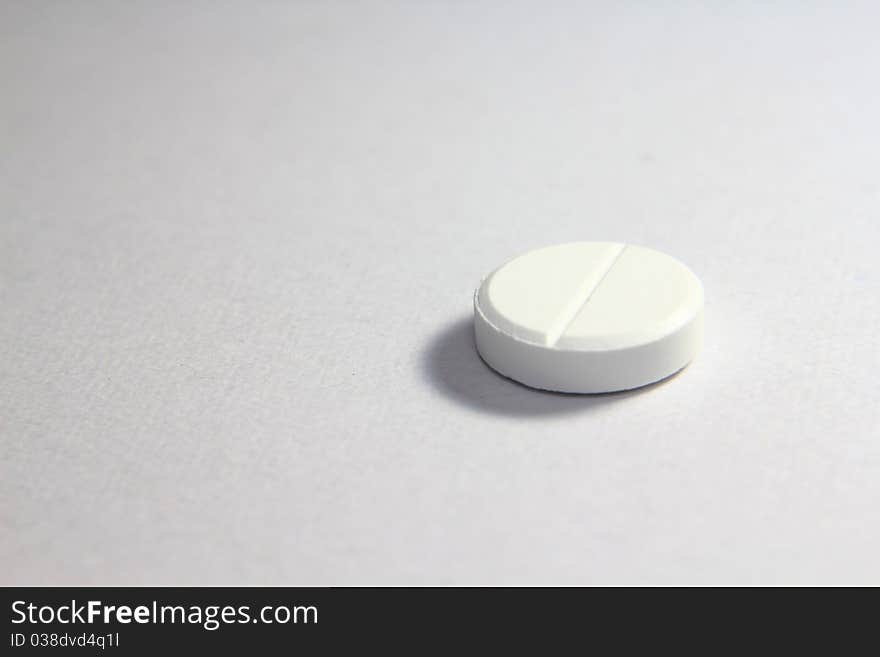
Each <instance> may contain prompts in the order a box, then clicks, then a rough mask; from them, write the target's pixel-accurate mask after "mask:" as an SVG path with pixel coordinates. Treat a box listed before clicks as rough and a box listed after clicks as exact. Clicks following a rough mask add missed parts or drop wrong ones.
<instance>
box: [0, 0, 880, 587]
mask: <svg viewBox="0 0 880 657" xmlns="http://www.w3.org/2000/svg"><path fill="white" fill-rule="evenodd" d="M729 4H730V3H721V2H718V3H658V2H633V3H628V4H627V3H625V4H621V3H608V4H607V5H603V4H595V3H577V4H575V3H572V4H570V5H569V4H558V5H557V4H553V5H548V4H547V3H537V2H535V3H524V4H521V5H510V4H508V3H502V2H495V3H493V2H482V3H476V4H472V3H453V2H450V3H427V2H405V3H400V4H394V3H387V2H375V3H369V4H367V3H336V2H330V3H325V2H316V3H280V2H279V3H269V2H260V3H253V2H244V1H242V2H239V3H227V4H220V3H215V2H204V3H178V2H172V3H167V4H162V3H156V2H146V1H144V2H141V3H137V4H136V3H116V2H106V3H96V2H89V3H74V2H57V3H47V2H3V4H2V9H0V456H2V458H0V581H2V583H5V584H245V583H250V584H420V583H429V584H451V583H456V584H501V583H504V584H516V583H535V584H540V583H543V584H575V583H732V584H747V583H875V584H877V583H880V559H878V556H877V555H878V554H880V412H878V407H880V385H878V372H880V348H878V327H880V273H878V262H877V261H878V255H880V253H878V248H880V184H878V171H880V78H878V75H880V40H878V38H877V35H878V25H880V10H876V9H872V8H871V3H866V4H865V5H863V6H858V5H855V4H852V3H815V4H810V3H803V2H790V3H757V2H755V3H751V2H749V3H740V5H739V6H738V7H729V6H727V5H729ZM832 4H834V5H841V6H838V7H834V8H831V7H829V6H825V5H832ZM706 5H712V6H706ZM571 240H617V241H623V242H630V243H636V244H643V245H646V246H651V247H654V248H657V249H660V250H663V251H666V252H668V253H670V254H672V255H674V256H676V257H678V258H680V259H681V260H683V261H684V262H686V263H687V264H688V265H689V266H690V267H691V268H692V269H693V270H694V271H695V272H697V273H698V274H699V275H700V276H701V277H702V280H703V282H704V285H705V289H706V295H707V336H706V347H705V349H704V351H703V353H702V354H701V355H700V357H699V358H698V359H697V360H696V361H695V362H694V363H693V365H692V366H690V367H689V368H688V369H686V370H685V371H684V372H683V373H681V374H680V375H679V376H677V377H675V378H673V379H671V380H669V381H667V382H665V383H663V384H660V385H655V386H651V387H649V388H647V389H645V390H643V391H639V392H634V393H625V394H620V395H604V396H598V397H578V396H564V395H554V394H549V393H540V392H535V391H531V390H529V389H526V388H524V387H521V386H518V385H516V384H514V383H512V382H509V381H507V380H505V379H502V378H500V377H498V376H497V375H495V374H493V373H492V372H491V371H490V370H488V369H487V368H486V366H485V365H483V364H482V363H481V361H479V359H478V358H477V356H476V355H475V353H474V350H473V345H472V340H471V333H470V332H471V328H470V327H471V324H470V322H471V312H472V310H471V295H472V293H473V290H474V288H475V287H476V285H477V284H478V282H479V280H480V278H481V277H482V276H483V275H484V274H485V273H487V272H488V271H489V270H491V269H493V268H495V267H496V266H498V265H499V264H501V263H502V262H504V261H506V260H507V259H509V258H510V257H512V256H514V255H516V254H518V253H521V252H523V251H527V250H530V249H532V248H535V247H538V246H543V245H547V244H553V243H557V242H564V241H571Z"/></svg>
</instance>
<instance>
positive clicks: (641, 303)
mask: <svg viewBox="0 0 880 657" xmlns="http://www.w3.org/2000/svg"><path fill="white" fill-rule="evenodd" d="M474 331H475V338H476V344H477V351H478V352H479V353H480V356H481V357H482V358H483V360H484V361H485V362H486V363H487V364H488V365H489V366H490V367H491V368H492V369H494V370H496V371H497V372H499V373H501V374H503V375H504V376H507V377H509V378H511V379H514V380H515V381H519V382H520V383H523V384H525V385H527V386H531V387H533V388H540V389H543V390H555V391H559V392H576V393H600V392H614V391H618V390H629V389H632V388H639V387H641V386H644V385H647V384H649V383H654V382H655V381H659V380H661V379H664V378H666V377H668V376H670V375H672V374H674V373H675V372H677V371H679V370H680V369H682V368H683V367H685V366H686V365H687V364H688V363H689V362H690V361H691V360H693V358H694V357H695V356H696V354H697V352H698V351H699V350H700V347H701V346H702V342H703V286H702V284H701V283H700V280H699V279H698V278H697V277H696V275H695V274H694V273H693V272H692V271H691V270H690V269H688V268H687V267H686V266H685V265H683V264H682V263H681V262H679V261H678V260H676V259H675V258H673V257H671V256H668V255H666V254H664V253H660V252H659V251H655V250H653V249H648V248H645V247H642V246H634V245H630V244H618V243H614V242H572V243H569V244H558V245H556V246H549V247H546V248H543V249H537V250H535V251H530V252H529V253H526V254H524V255H521V256H519V257H517V258H514V259H513V260H511V261H510V262H508V263H506V264H504V265H502V266H501V267H499V268H498V269H496V270H495V271H494V272H492V273H491V274H489V275H488V276H487V277H486V278H484V279H483V281H482V283H481V284H480V287H479V288H478V289H477V291H476V293H475V294H474Z"/></svg>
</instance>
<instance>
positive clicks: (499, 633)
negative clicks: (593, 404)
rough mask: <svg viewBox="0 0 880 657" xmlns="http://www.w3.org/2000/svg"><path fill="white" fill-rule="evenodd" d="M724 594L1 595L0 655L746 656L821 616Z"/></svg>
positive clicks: (57, 591) (133, 591)
mask: <svg viewBox="0 0 880 657" xmlns="http://www.w3.org/2000/svg"><path fill="white" fill-rule="evenodd" d="M746 595H747V596H748V597H749V598H751V600H749V601H748V602H747V604H742V601H741V600H740V597H741V596H742V597H745V596H746ZM723 596H724V598H726V603H727V604H724V601H722V600H719V599H718V598H720V597H721V596H719V595H718V592H717V591H711V590H708V589H703V590H699V591H691V592H687V593H686V594H685V595H676V597H677V598H686V599H684V600H675V601H671V600H670V599H669V597H670V592H669V591H663V590H659V589H654V590H647V591H646V590H641V589H615V590H612V589H574V588H557V589H546V588H541V589H538V588H517V589H513V588H510V589H497V588H436V589H428V588H284V587H278V588H255V587H244V588H227V587H219V588H208V587H203V588H173V587H172V588H6V589H2V598H3V601H2V604H3V612H2V616H3V618H4V624H3V626H4V630H5V632H4V635H3V637H2V642H0V654H4V655H18V654H22V655H25V654H31V653H35V652H39V653H43V654H47V653H48V654H61V652H64V653H68V654H69V653H73V654H116V655H129V654H151V655H155V654H157V653H160V652H167V651H171V652H172V653H175V654H176V653H177V652H182V651H187V650H194V651H198V653H197V654H204V653H205V651H209V650H222V651H224V652H223V654H226V652H228V651H236V652H241V651H249V650H266V649H273V650H302V649H309V650H314V651H317V654H327V653H328V652H332V653H335V652H337V651H342V650H343V649H346V650H347V651H350V650H351V648H352V647H353V646H354V647H356V648H358V647H359V648H360V649H363V650H367V649H370V650H375V649H384V648H391V647H394V648H398V649H399V648H403V649H405V650H407V651H408V652H412V653H416V654H418V653H421V652H425V651H428V650H436V649H438V648H442V649H444V651H446V652H452V651H459V650H465V652H467V650H466V649H467V648H472V647H473V646H474V645H475V644H476V643H479V644H480V645H481V646H485V647H488V648H489V649H497V648H498V647H499V646H501V645H506V646H510V645H513V646H516V647H518V648H524V647H526V646H532V647H534V648H536V649H537V651H538V652H539V653H541V654H545V653H547V652H557V651H562V650H561V649H562V648H563V647H566V646H567V647H569V648H571V647H574V646H576V645H580V646H581V647H583V648H589V647H590V646H594V647H598V646H606V647H607V646H609V645H612V646H613V647H614V649H615V650H616V651H620V650H626V651H627V652H629V651H633V652H635V651H639V652H641V651H643V650H644V649H645V647H646V646H645V641H650V642H652V644H654V645H657V646H658V647H660V646H667V647H671V646H676V647H681V646H682V645H683V644H687V643H689V642H690V643H692V644H696V645H701V644H700V642H701V641H704V640H705V637H707V636H714V637H715V639H713V641H717V640H718V639H719V638H723V642H724V643H725V644H727V645H730V644H737V643H741V645H743V647H745V644H746V642H747V641H748V637H749V636H754V634H755V633H759V634H761V635H762V637H763V638H762V642H763V643H762V645H764V647H768V646H769V645H770V644H772V643H773V640H772V637H773V635H774V634H776V637H777V638H778V639H783V640H784V641H786V642H787V641H790V639H791V637H792V636H793V635H795V634H798V633H800V632H803V631H804V628H805V626H810V627H814V626H812V625H811V622H812V621H810V617H811V615H812V616H813V617H814V620H816V621H818V620H820V619H819V615H821V621H822V622H823V623H827V622H828V615H827V611H828V609H827V607H826V608H821V609H820V608H814V609H813V613H812V614H811V613H810V612H806V613H805V612H804V610H803V609H801V610H800V611H798V608H799V607H801V606H798V605H795V606H794V607H792V606H789V604H790V600H788V599H789V598H791V597H793V596H792V594H791V592H779V591H776V592H772V593H771V594H770V595H766V594H765V595H762V596H761V598H762V599H761V600H755V599H754V598H755V596H754V594H753V593H748V592H743V591H739V592H730V591H728V592H726V593H723ZM782 598H785V599H786V600H784V602H785V603H786V604H781V603H782V602H783V600H781V599H782ZM820 612H821V614H820ZM850 618H851V620H852V621H854V622H855V624H856V625H860V624H861V623H860V622H858V621H857V620H856V618H855V617H854V616H852V617H850ZM700 637H703V638H700ZM609 642H610V643H609ZM554 645H555V646H557V648H559V649H558V650H557V649H553V650H551V649H550V648H551V646H554ZM749 645H751V644H749ZM780 645H788V644H787V643H785V644H782V643H780ZM603 652H604V651H603Z"/></svg>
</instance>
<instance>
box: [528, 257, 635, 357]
mask: <svg viewBox="0 0 880 657" xmlns="http://www.w3.org/2000/svg"><path fill="white" fill-rule="evenodd" d="M616 249H617V250H616V251H615V252H614V255H613V256H611V257H610V258H609V259H608V264H607V266H606V267H605V268H604V269H603V270H601V271H602V273H601V274H600V275H599V276H598V277H597V276H595V275H591V276H588V277H587V278H586V280H585V281H584V283H583V285H582V286H581V287H580V288H579V289H578V291H577V293H576V294H574V295H573V296H572V297H571V301H569V302H568V303H567V304H566V305H565V308H563V309H562V312H561V313H559V316H558V317H557V318H556V319H555V320H554V321H553V323H552V324H551V325H550V329H549V330H548V331H547V334H546V336H545V338H544V340H545V343H544V344H545V345H546V346H548V347H553V346H555V345H556V343H557V342H559V338H561V337H562V336H563V335H564V334H565V332H566V331H567V330H568V327H569V326H571V323H572V322H573V321H574V319H575V317H577V316H578V314H579V313H580V312H581V310H582V309H583V307H584V306H586V305H587V302H588V301H589V300H590V297H591V296H593V292H595V291H596V289H597V288H598V287H599V286H600V285H601V284H602V281H603V280H605V277H606V276H607V275H608V272H610V271H611V269H612V268H613V267H614V265H615V264H616V263H617V261H618V260H619V259H620V256H621V255H623V252H624V251H625V250H626V244H618V245H616Z"/></svg>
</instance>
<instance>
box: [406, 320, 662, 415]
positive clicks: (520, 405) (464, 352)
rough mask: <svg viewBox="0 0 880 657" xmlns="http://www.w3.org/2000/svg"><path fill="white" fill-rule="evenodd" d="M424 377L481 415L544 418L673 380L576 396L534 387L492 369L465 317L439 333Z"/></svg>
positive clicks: (427, 350)
mask: <svg viewBox="0 0 880 657" xmlns="http://www.w3.org/2000/svg"><path fill="white" fill-rule="evenodd" d="M422 366H423V370H424V376H425V379H426V380H427V382H428V383H429V384H430V385H431V386H432V387H433V388H434V389H435V390H437V392H439V393H441V394H442V395H444V396H445V397H447V398H449V399H451V400H453V401H455V402H457V403H459V404H461V405H462V406H465V407H468V408H471V409H473V410H476V411H480V412H482V413H490V414H496V415H509V416H526V417H529V416H531V417H539V416H551V415H563V414H566V413H584V412H589V411H591V410H596V409H598V408H599V407H601V406H606V405H608V404H612V403H615V402H619V401H622V400H625V399H627V398H629V397H632V396H634V395H639V394H642V393H644V392H647V391H648V390H651V389H653V388H654V387H656V386H658V385H660V384H662V383H663V382H664V381H667V380H668V379H669V378H672V377H674V376H675V374H673V375H672V377H667V378H666V379H663V380H662V381H658V382H657V383H652V384H650V385H647V386H643V387H641V388H636V389H635V390H624V391H621V392H606V393H600V394H572V393H564V392H550V391H547V390H537V389H535V388H529V387H528V386H524V385H522V384H521V383H517V382H516V381H513V380H512V379H508V378H506V377H504V376H502V375H501V374H498V373H497V372H496V371H495V370H493V369H492V368H490V367H489V366H488V365H486V363H484V362H483V360H482V359H481V358H480V356H479V354H478V353H477V348H476V345H475V344H474V323H473V318H472V317H469V316H468V317H464V318H462V319H460V320H458V321H456V322H454V323H452V324H450V325H449V326H447V327H446V328H444V329H443V330H442V331H440V332H439V333H438V334H436V335H435V336H434V337H433V338H432V339H431V341H430V342H429V344H428V345H427V347H426V348H425V351H424V354H423V360H422Z"/></svg>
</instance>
